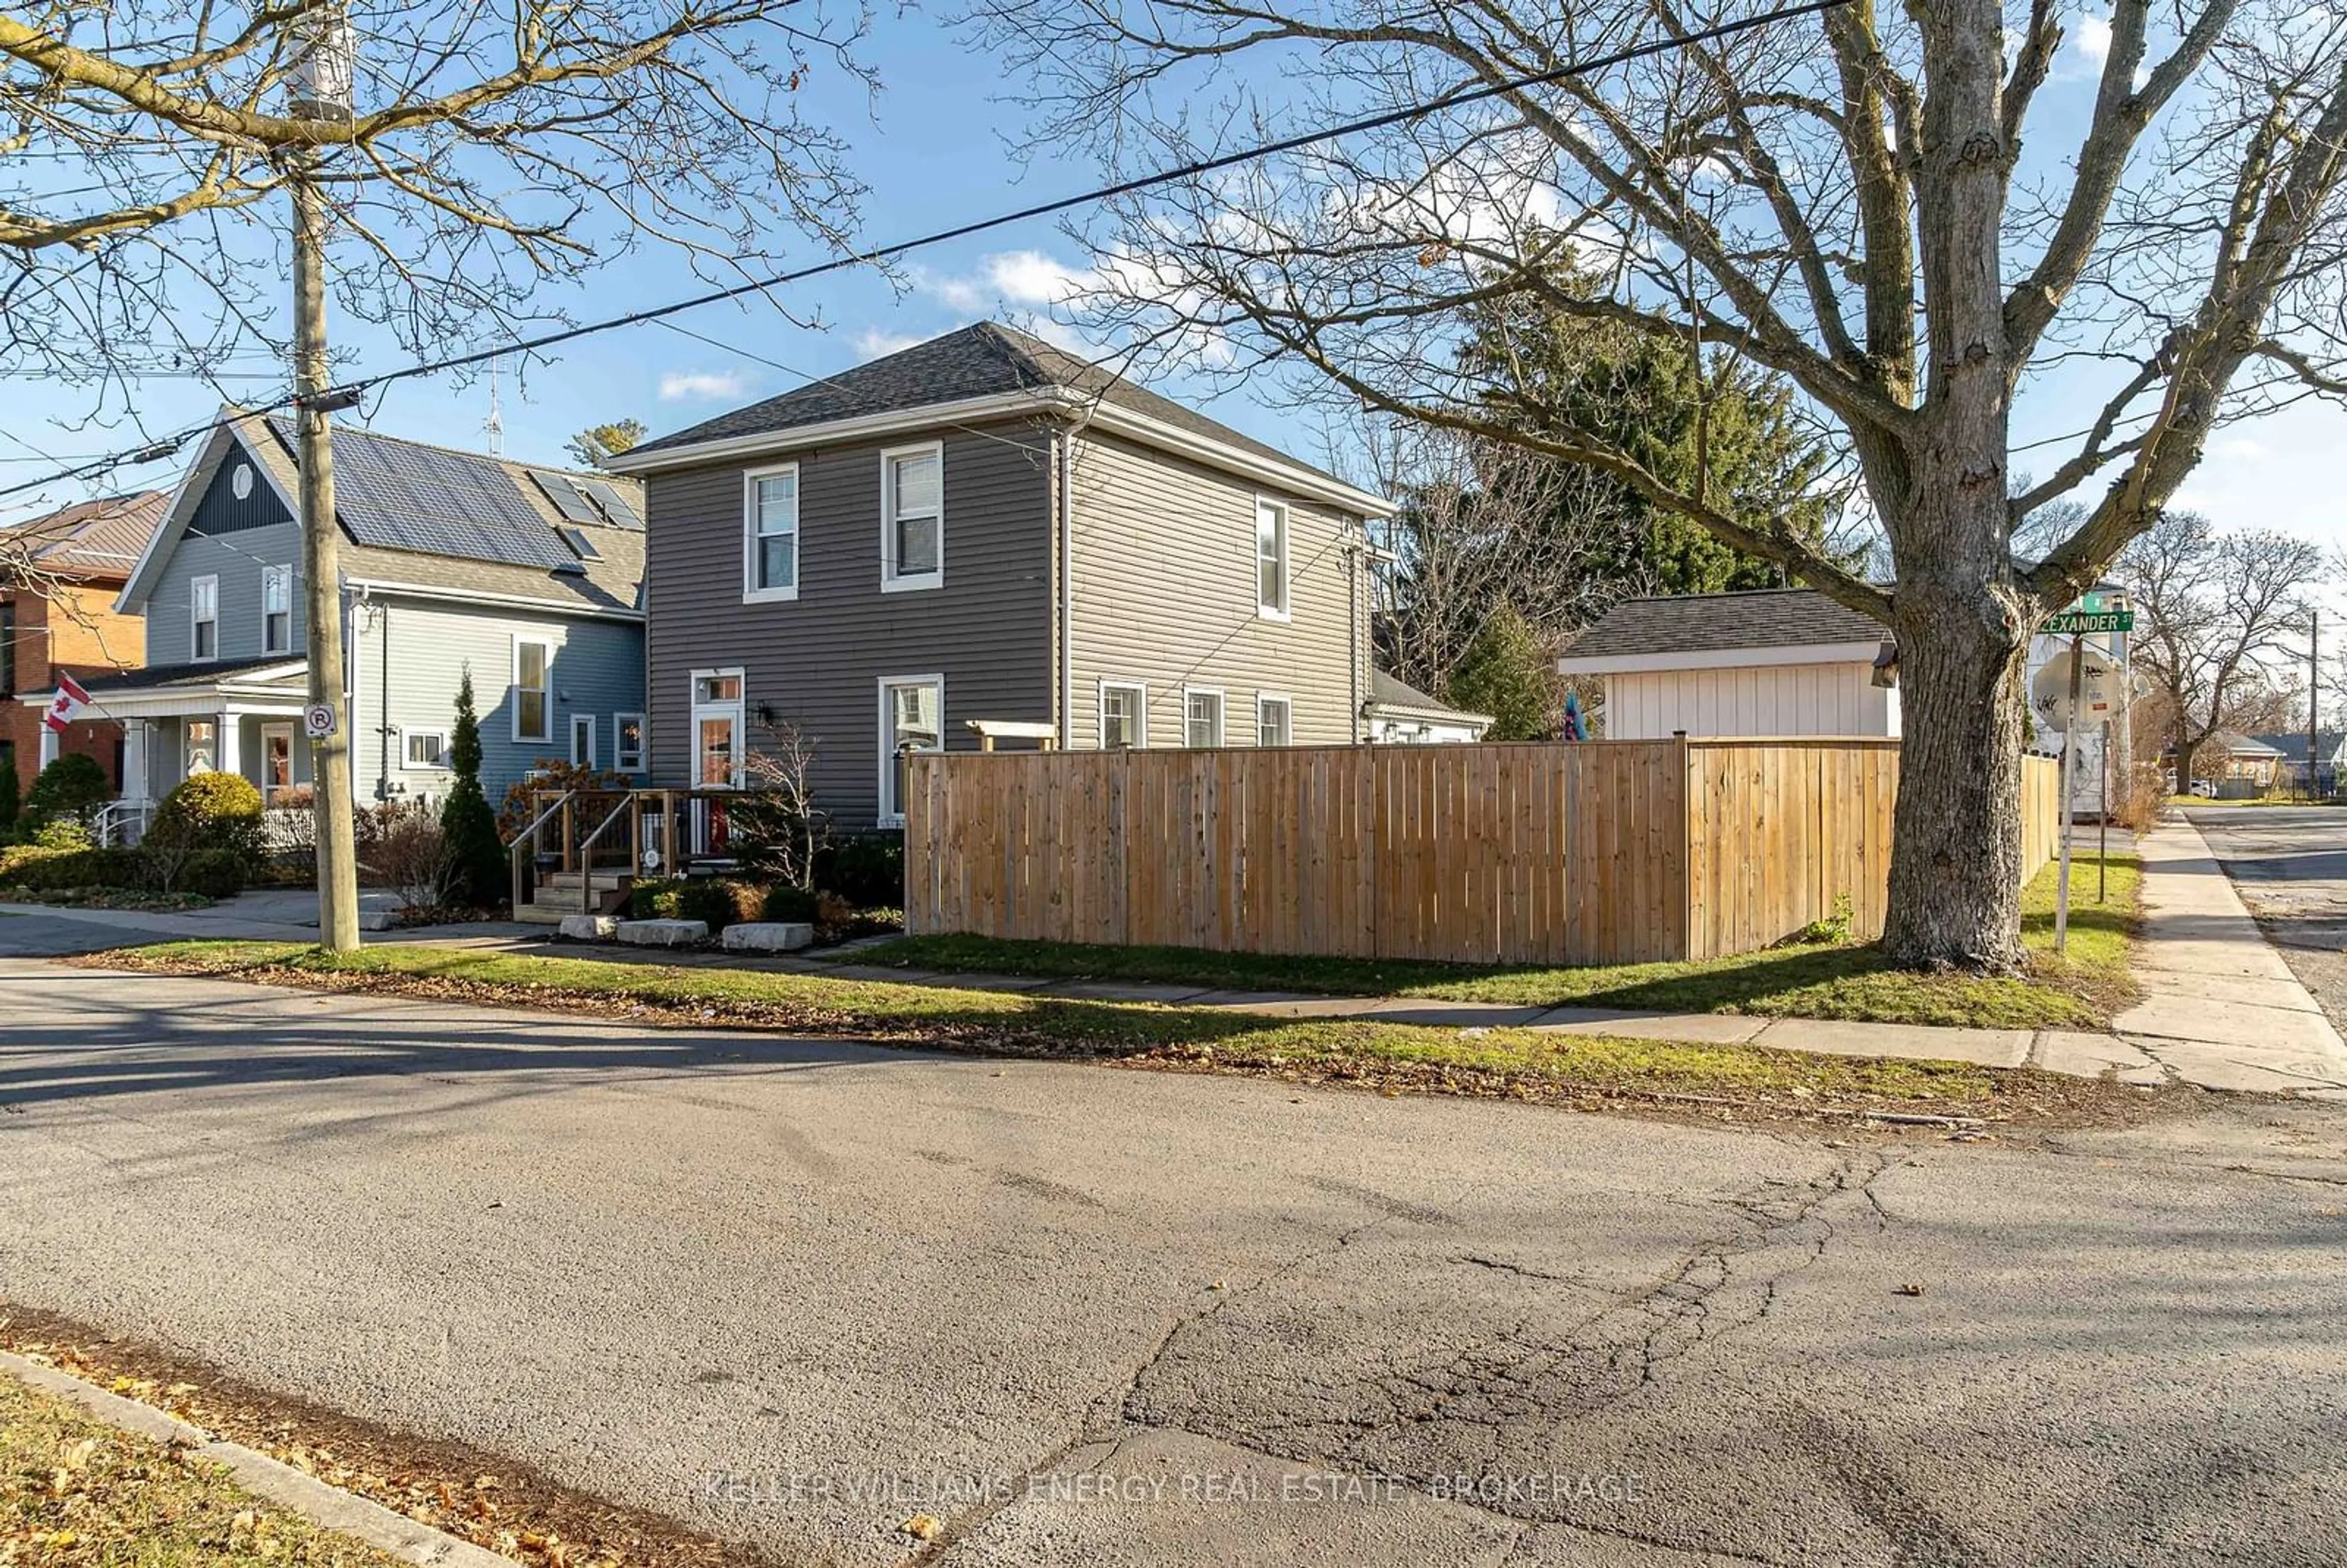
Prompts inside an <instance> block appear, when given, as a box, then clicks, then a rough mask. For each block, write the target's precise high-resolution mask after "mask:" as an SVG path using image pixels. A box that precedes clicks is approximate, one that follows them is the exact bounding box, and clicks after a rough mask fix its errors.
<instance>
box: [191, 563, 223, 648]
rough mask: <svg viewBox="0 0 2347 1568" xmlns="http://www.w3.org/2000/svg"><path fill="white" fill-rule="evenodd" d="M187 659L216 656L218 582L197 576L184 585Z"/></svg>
mask: <svg viewBox="0 0 2347 1568" xmlns="http://www.w3.org/2000/svg"><path fill="white" fill-rule="evenodd" d="M188 618H189V622H190V627H191V629H192V630H190V633H189V638H188V649H189V657H190V658H192V659H199V660H201V659H217V658H219V657H220V579H219V578H217V577H200V578H197V579H195V580H193V581H192V582H190V583H189V584H188Z"/></svg>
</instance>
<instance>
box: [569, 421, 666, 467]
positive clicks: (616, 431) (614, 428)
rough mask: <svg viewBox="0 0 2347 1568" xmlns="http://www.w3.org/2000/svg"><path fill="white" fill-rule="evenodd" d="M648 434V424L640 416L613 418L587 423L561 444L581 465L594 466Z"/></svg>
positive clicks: (649, 431)
mask: <svg viewBox="0 0 2347 1568" xmlns="http://www.w3.org/2000/svg"><path fill="white" fill-rule="evenodd" d="M649 435H651V426H650V425H646V424H645V423H644V422H643V421H642V420H641V419H614V420H612V421H611V422H610V424H608V425H589V426H587V428H586V429H584V430H581V431H580V432H579V434H578V435H576V436H572V437H571V438H570V439H569V440H568V441H566V442H564V443H563V448H564V450H566V451H568V452H569V454H570V456H571V457H572V459H573V460H575V461H576V462H577V463H578V464H579V466H580V467H582V468H594V467H599V466H601V464H602V462H603V459H604V458H606V457H616V456H619V455H620V453H622V452H625V451H626V450H627V449H628V448H629V447H630V446H634V445H635V444H636V443H637V442H639V441H641V440H642V439H643V438H644V437H645V436H649Z"/></svg>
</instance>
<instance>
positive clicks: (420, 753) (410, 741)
mask: <svg viewBox="0 0 2347 1568" xmlns="http://www.w3.org/2000/svg"><path fill="white" fill-rule="evenodd" d="M399 738H400V752H399V760H400V765H401V766H402V767H409V768H432V769H438V768H445V767H446V766H447V765H448V732H447V731H446V730H404V731H402V732H401V733H400V737H399Z"/></svg>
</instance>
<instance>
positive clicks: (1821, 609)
mask: <svg viewBox="0 0 2347 1568" xmlns="http://www.w3.org/2000/svg"><path fill="white" fill-rule="evenodd" d="M1890 640H1891V629H1890V628H1889V627H1887V626H1885V625H1883V624H1882V622H1881V621H1879V620H1875V619H1874V618H1873V617H1872V616H1870V615H1861V614H1860V613H1859V612H1858V611H1857V610H1851V609H1850V608H1849V607H1848V606H1847V605H1843V604H1840V603H1837V602H1836V601H1834V600H1830V599H1828V598H1827V597H1826V596H1825V595H1824V594H1822V593H1819V591H1818V590H1817V589H1813V588H1767V589H1752V590H1750V591H1747V592H1743V593H1689V594H1678V595H1671V596H1664V597H1658V598H1652V599H1625V600H1622V601H1621V602H1620V603H1619V604H1616V605H1615V606H1614V608H1613V609H1611V610H1607V611H1606V612H1605V613H1604V615H1602V616H1600V617H1598V618H1597V620H1596V622H1595V623H1594V625H1592V626H1590V627H1589V629H1588V630H1585V631H1583V632H1582V634H1581V635H1580V636H1579V637H1577V638H1575V639H1573V643H1572V645H1571V646H1569V647H1568V648H1566V649H1565V651H1564V657H1565V659H1566V660H1568V661H1573V662H1575V663H1579V662H1581V661H1587V660H1595V659H1614V658H1634V657H1639V656H1643V655H1649V654H1695V653H1706V652H1720V653H1727V652H1745V651H1751V650H1755V649H1763V648H1812V647H1822V646H1828V645H1834V646H1840V645H1844V644H1849V643H1854V642H1873V643H1881V642H1887V641H1890Z"/></svg>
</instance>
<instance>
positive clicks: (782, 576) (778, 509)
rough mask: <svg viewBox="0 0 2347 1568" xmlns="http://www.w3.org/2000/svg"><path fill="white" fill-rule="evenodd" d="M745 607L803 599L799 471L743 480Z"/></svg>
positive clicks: (758, 473)
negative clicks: (771, 601)
mask: <svg viewBox="0 0 2347 1568" xmlns="http://www.w3.org/2000/svg"><path fill="white" fill-rule="evenodd" d="M742 484H743V517H742V601H743V603H744V604H750V603H754V602H756V601H759V600H784V599H796V598H797V597H798V596H799V470H798V465H797V464H795V463H789V464H784V466H781V467H779V468H753V469H752V470H750V472H749V473H747V474H745V475H743V480H742Z"/></svg>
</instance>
